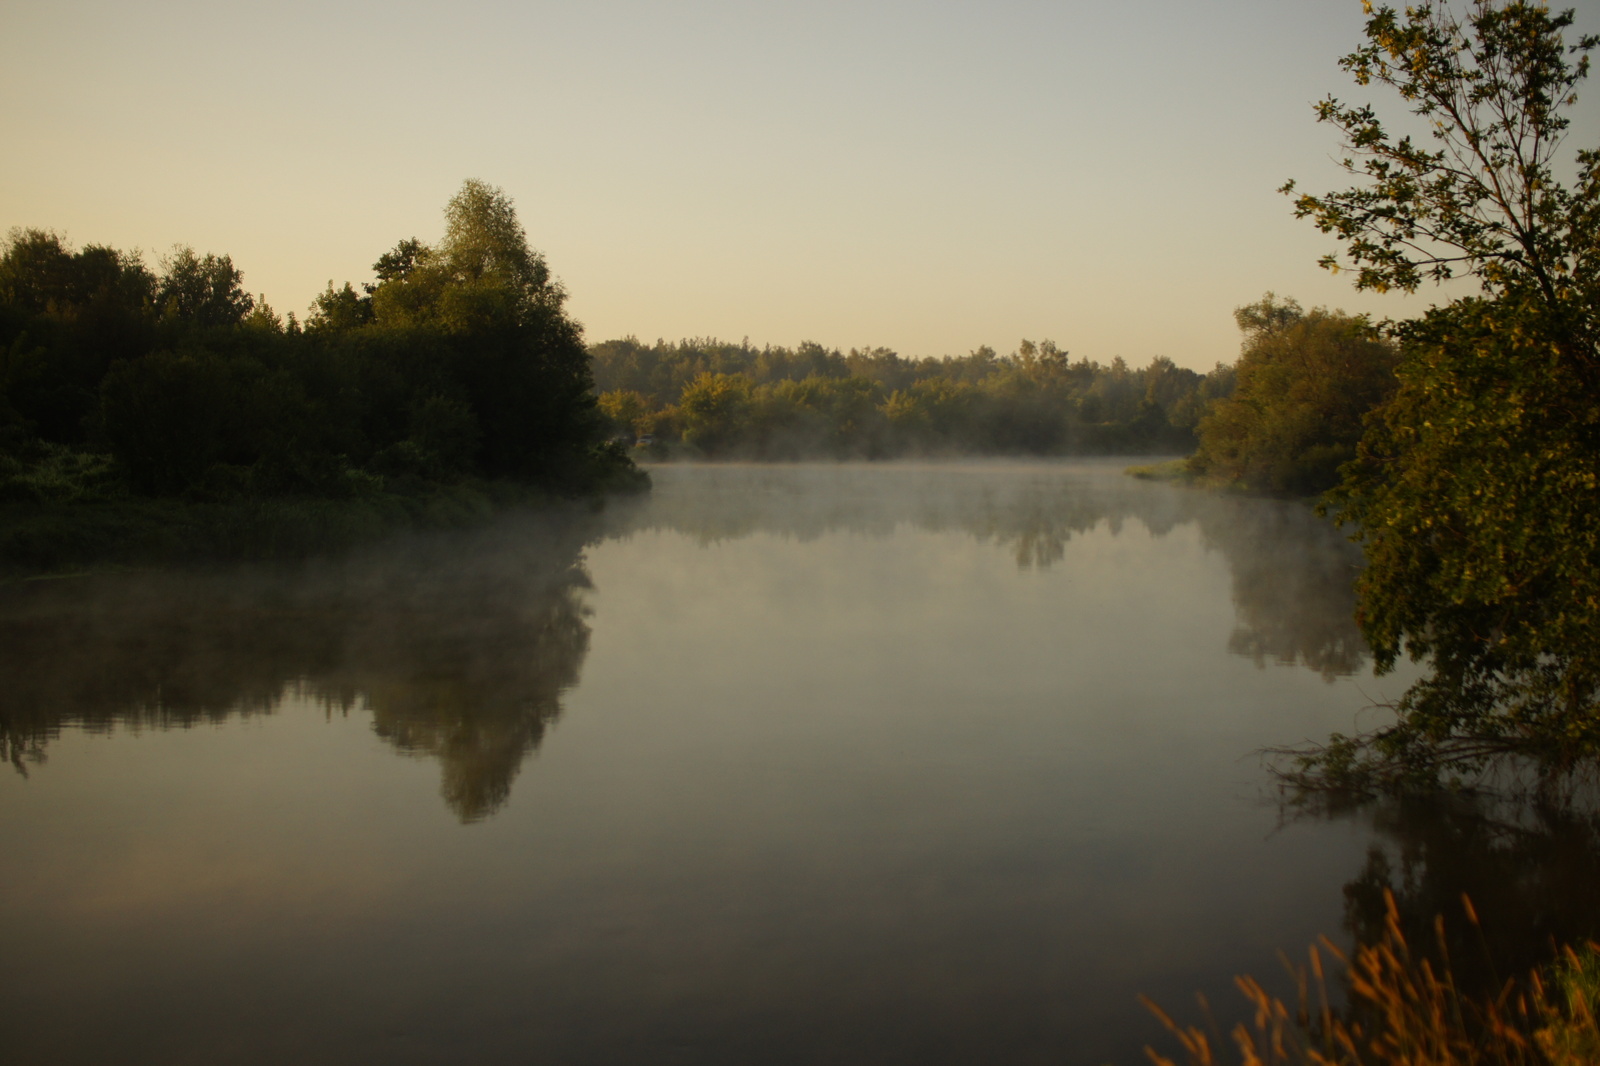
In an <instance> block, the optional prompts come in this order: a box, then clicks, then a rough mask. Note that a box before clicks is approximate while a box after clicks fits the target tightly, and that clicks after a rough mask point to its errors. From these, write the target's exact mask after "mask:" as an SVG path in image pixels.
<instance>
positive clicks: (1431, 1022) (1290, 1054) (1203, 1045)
mask: <svg viewBox="0 0 1600 1066" xmlns="http://www.w3.org/2000/svg"><path fill="white" fill-rule="evenodd" d="M1385 896H1386V899H1385V902H1386V905H1387V909H1388V915H1387V918H1386V921H1385V927H1384V932H1383V936H1382V937H1381V938H1380V939H1379V940H1378V942H1377V943H1375V944H1370V945H1364V946H1362V947H1360V948H1358V949H1357V950H1356V954H1355V959H1354V961H1351V960H1350V959H1347V958H1346V956H1345V955H1344V953H1343V952H1341V951H1340V950H1339V949H1338V948H1337V947H1336V946H1334V944H1333V943H1331V942H1330V941H1328V940H1327V938H1322V940H1321V941H1320V946H1317V945H1314V946H1313V947H1312V948H1311V949H1310V958H1309V967H1291V972H1292V973H1293V974H1294V976H1295V979H1296V984H1297V986H1298V990H1299V995H1298V999H1299V1003H1298V1009H1296V1010H1293V1011H1291V1009H1290V1008H1289V1006H1288V1005H1287V1004H1285V1003H1284V1002H1283V1001H1282V1000H1280V999H1278V998H1276V997H1274V996H1273V995H1271V994H1270V993H1268V992H1267V991H1266V989H1265V988H1263V987H1262V986H1261V984H1260V983H1259V982H1257V981H1256V980H1255V978H1253V977H1248V976H1246V977H1238V978H1235V979H1234V983H1235V984H1236V985H1237V986H1238V988H1239V990H1240V992H1242V993H1243V994H1244V997H1245V999H1246V1000H1247V1001H1248V1002H1249V1003H1250V1004H1251V1006H1253V1007H1254V1008H1255V1014H1254V1018H1253V1020H1252V1022H1250V1023H1244V1022H1241V1023H1240V1024H1238V1025H1237V1026H1235V1027H1234V1029H1233V1032H1232V1033H1231V1034H1230V1035H1231V1036H1232V1038H1233V1043H1234V1044H1235V1045H1236V1047H1237V1048H1238V1060H1237V1061H1238V1062H1239V1063H1240V1066H1600V1025H1597V1022H1596V1014H1597V1005H1600V946H1597V945H1594V944H1590V945H1587V946H1586V947H1584V948H1583V949H1581V950H1579V949H1574V948H1571V947H1569V948H1566V949H1565V950H1564V951H1563V953H1562V955H1561V957H1560V958H1559V959H1558V960H1557V961H1556V963H1555V964H1553V965H1552V966H1551V967H1549V968H1548V969H1547V970H1546V971H1545V972H1544V973H1540V972H1534V973H1531V974H1529V975H1528V977H1527V978H1526V979H1524V980H1523V981H1520V982H1518V981H1516V980H1508V981H1507V982H1506V983H1505V984H1504V985H1503V986H1501V988H1500V989H1499V991H1498V992H1497V993H1496V994H1494V995H1490V996H1474V995H1470V994H1468V993H1466V992H1464V991H1463V990H1462V989H1461V988H1460V987H1458V986H1457V984H1456V981H1455V977H1454V975H1453V972H1452V968H1451V964H1450V956H1449V951H1448V947H1447V943H1446V940H1445V936H1444V921H1443V919H1442V918H1440V919H1436V920H1435V923H1434V930H1435V933H1436V936H1437V938H1438V944H1439V960H1440V961H1439V964H1438V965H1437V966H1435V964H1434V962H1433V961H1431V960H1430V959H1428V958H1425V957H1421V956H1418V955H1414V954H1413V953H1412V951H1411V948H1410V946H1409V945H1408V944H1407V943H1406V938H1405V935H1404V934H1403V933H1402V932H1401V929H1400V912H1399V908H1398V907H1397V906H1396V905H1395V901H1394V896H1393V895H1392V894H1389V893H1386V894H1385ZM1464 902H1465V904H1466V912H1467V916H1468V919H1469V920H1470V921H1471V922H1472V923H1473V924H1474V925H1476V924H1477V921H1478V919H1477V914H1476V913H1475V912H1474V911H1473V908H1472V903H1471V901H1470V900H1465V901H1464ZM1324 952H1326V953H1327V954H1328V955H1331V956H1332V957H1333V958H1334V959H1336V960H1337V961H1338V962H1339V963H1340V964H1342V965H1343V967H1344V972H1345V976H1346V981H1347V982H1348V986H1349V990H1350V994H1351V1001H1352V1002H1351V1006H1350V1008H1348V1009H1346V1010H1344V1011H1339V1012H1336V1011H1335V1010H1334V1009H1333V1007H1332V1005H1331V1001H1330V998H1329V995H1328V982H1327V977H1326V974H1325V971H1324V967H1323V953H1324ZM1313 990H1314V991H1315V1004H1314V1005H1313V1002H1312V998H1313V997H1312V992H1313ZM1144 1003H1145V1005H1146V1006H1147V1007H1148V1008H1149V1009H1150V1010H1151V1011H1152V1012H1154V1014H1155V1015H1156V1017H1157V1018H1158V1019H1160V1021H1161V1023H1162V1024H1163V1025H1164V1026H1166V1028H1167V1030H1168V1031H1169V1032H1171V1033H1172V1034H1173V1036H1174V1037H1176V1038H1177V1040H1178V1043H1179V1045H1180V1047H1181V1048H1182V1055H1183V1058H1182V1060H1181V1061H1184V1062H1186V1063H1188V1066H1219V1063H1220V1059H1219V1057H1218V1052H1217V1050H1216V1048H1215V1047H1214V1046H1213V1045H1214V1044H1221V1043H1222V1041H1221V1039H1220V1038H1219V1037H1218V1036H1217V1034H1216V1032H1215V1029H1214V1027H1213V1030H1212V1032H1211V1033H1210V1034H1208V1033H1207V1032H1206V1031H1204V1030H1202V1029H1200V1028H1198V1027H1196V1026H1180V1025H1179V1024H1178V1023H1177V1022H1176V1021H1174V1020H1173V1019H1172V1017H1171V1016H1170V1015H1169V1014H1167V1013H1166V1012H1165V1011H1163V1010H1162V1009H1161V1008H1160V1007H1158V1006H1156V1005H1155V1004H1154V1003H1152V1002H1150V1001H1149V1000H1148V999H1145V1000H1144ZM1201 1008H1202V1010H1203V1011H1204V1012H1205V1013H1206V1014H1207V1015H1208V1016H1209V1011H1208V1010H1206V1004H1205V1001H1204V999H1203V998H1202V1000H1201ZM1145 1052H1146V1054H1148V1055H1149V1057H1150V1060H1151V1062H1153V1063H1154V1064H1155V1066H1177V1062H1178V1061H1180V1060H1174V1059H1170V1058H1167V1057H1166V1056H1164V1055H1162V1054H1160V1053H1159V1052H1157V1051H1155V1050H1154V1049H1153V1048H1148V1047H1147V1048H1146V1049H1145Z"/></svg>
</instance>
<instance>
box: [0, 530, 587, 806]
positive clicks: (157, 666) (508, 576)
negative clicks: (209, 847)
mask: <svg viewBox="0 0 1600 1066" xmlns="http://www.w3.org/2000/svg"><path fill="white" fill-rule="evenodd" d="M593 531H594V528H593V520H592V518H577V517H572V516H568V517H564V518H559V519H553V520H550V519H547V520H545V521H541V522H538V523H533V524H525V523H518V524H513V525H506V526H501V527H497V528H496V529H495V530H492V531H486V532H483V533H479V534H473V535H469V536H465V537H463V536H461V535H454V536H439V537H432V538H429V537H417V538H411V539H406V540H403V541H398V542H395V543H393V544H391V545H389V546H387V547H386V548H384V549H383V550H380V551H374V552H369V553H366V554H364V555H362V556H360V557H355V558H350V559H346V560H342V561H327V562H322V563H316V564H310V565H306V566H301V567H295V568H288V569H285V568H267V567H257V568H242V569H228V570H213V571H206V572H184V571H177V572H166V573H142V574H123V575H108V576H102V577H96V578H92V579H75V580H60V581H47V582H29V583H24V584H17V585H11V586H7V587H5V588H3V589H0V683H3V684H4V686H5V692H6V697H5V700H4V703H3V705H0V754H3V755H4V756H5V757H6V758H7V759H8V760H9V761H10V762H11V763H12V765H13V766H15V767H16V768H17V769H18V770H21V771H24V772H25V771H26V769H27V767H28V766H29V764H30V763H38V762H42V761H43V759H44V754H45V746H46V744H47V743H48V741H49V740H51V739H52V738H54V737H56V736H57V735H59V733H60V732H61V730H62V728H63V727H64V726H69V725H71V726H79V727H82V728H85V729H88V730H90V731H102V732H103V731H109V730H110V729H112V728H113V727H122V728H127V729H132V730H139V729H146V728H152V729H170V728H182V727H188V726H192V725H195V724H198V723H204V722H218V721H222V720H224V719H227V718H229V717H234V716H250V715H255V714H264V713H269V712H271V711H272V710H273V709H274V708H275V707H277V706H278V704H279V703H280V702H281V700H282V699H283V698H284V697H285V696H286V695H290V694H297V695H300V696H302V697H304V698H309V699H311V700H314V701H316V702H318V703H320V704H322V705H323V706H324V707H326V708H328V709H329V711H330V712H331V711H334V710H338V711H342V712H346V713H348V712H350V711H351V710H353V709H356V708H358V707H360V708H364V709H365V710H366V711H369V712H370V713H371V714H372V716H373V726H374V729H375V731H376V732H377V734H378V735H379V736H381V737H383V738H384V739H385V740H387V741H388V742H389V743H391V744H393V745H394V746H395V747H396V748H398V749H399V750H401V751H404V752H407V753H412V754H417V755H426V756H431V757H434V758H437V759H438V760H439V762H440V764H441V767H442V771H443V786H442V791H443V794H444V798H445V801H446V803H448V804H449V806H450V808H451V810H453V811H454V812H455V813H456V815H457V816H458V817H460V818H461V820H462V821H464V822H467V821H475V820H477V819H481V818H484V817H486V816H488V815H490V814H492V813H493V812H494V811H495V810H496V809H497V808H498V807H499V806H500V805H501V804H503V803H504V802H505V800H506V798H507V797H508V795H509V794H510V790H511V784H512V781H513V780H514V779H515V777H516V775H517V771H518V769H519V768H520V767H521V765H522V762H523V760H524V759H525V758H526V756H527V755H528V754H529V753H530V752H532V751H533V750H534V749H536V748H537V747H538V745H539V743H540V741H541V740H542V739H543V737H544V734H545V731H546V729H547V728H548V727H549V726H550V724H551V723H552V722H554V721H555V719H556V718H557V717H558V716H559V715H560V713H561V695H562V693H563V692H564V691H566V690H567V689H568V688H570V687H571V686H572V685H574V684H575V683H576V682H577V680H578V674H579V670H580V668H581V666H582V663H583V658H584V655H585V654H586V653H587V651H588V644H589V625H588V623H587V621H586V620H585V619H586V615H587V612H588V608H587V606H586V605H585V603H584V599H583V593H584V590H585V589H587V588H588V586H589V579H588V574H587V572H586V571H585V569H584V567H583V562H582V554H581V553H582V549H583V545H584V544H585V542H586V541H587V540H588V539H589V538H590V537H592V535H593Z"/></svg>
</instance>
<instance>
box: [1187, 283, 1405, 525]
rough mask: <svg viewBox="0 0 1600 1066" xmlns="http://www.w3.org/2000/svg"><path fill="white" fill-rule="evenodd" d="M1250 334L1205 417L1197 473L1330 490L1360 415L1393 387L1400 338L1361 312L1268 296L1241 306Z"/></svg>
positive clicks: (1263, 487) (1194, 461)
mask: <svg viewBox="0 0 1600 1066" xmlns="http://www.w3.org/2000/svg"><path fill="white" fill-rule="evenodd" d="M1234 318H1235V319H1237V321H1238V323H1239V329H1240V330H1241V331H1242V332H1243V333H1244V345H1243V351H1242V352H1241V353H1240V356H1239V362H1238V366H1237V368H1236V372H1237V383H1236V385H1235V389H1234V393H1233V395H1232V396H1230V397H1228V398H1227V399H1224V400H1220V401H1218V402H1217V403H1216V404H1214V405H1213V406H1212V408H1211V410H1210V412H1209V413H1208V414H1206V415H1205V416H1204V417H1203V418H1202V419H1201V421H1200V427H1199V438H1200V440H1199V449H1198V450H1197V451H1196V452H1195V454H1194V456H1193V457H1192V458H1191V459H1190V460H1189V467H1190V469H1191V470H1193V471H1195V472H1196V473H1199V474H1202V475H1208V476H1211V477H1219V478H1223V479H1225V480H1227V481H1231V482H1236V483H1239V484H1242V485H1245V486H1248V487H1249V488H1253V489H1256V490H1259V491H1264V492H1278V493H1292V494H1296V495H1310V494H1313V493H1317V492H1321V491H1322V490H1324V489H1327V488H1331V487H1332V486H1333V485H1334V484H1335V482H1337V480H1338V469H1339V466H1340V465H1341V464H1343V463H1345V462H1348V461H1349V460H1350V459H1352V458H1354V457H1355V452H1356V442H1357V441H1359V440H1360V439H1361V433H1362V418H1363V416H1364V415H1366V413H1367V412H1368V411H1370V410H1372V409H1373V408H1374V407H1376V406H1377V405H1378V404H1379V403H1380V402H1382V401H1383V400H1384V399H1385V398H1387V396H1388V395H1389V394H1390V393H1391V392H1393V391H1394V364H1395V350H1394V345H1393V344H1391V343H1389V342H1388V341H1386V340H1384V339H1383V338H1382V337H1381V336H1379V334H1378V331H1377V330H1376V329H1375V328H1374V327H1373V326H1372V325H1371V324H1370V323H1369V322H1368V321H1367V320H1366V319H1365V318H1362V317H1359V316H1351V315H1346V314H1344V313H1342V312H1337V311H1327V310H1325V309H1323V308H1317V309H1316V310H1314V311H1311V312H1309V313H1307V312H1305V311H1302V310H1301V308H1300V305H1299V304H1298V303H1296V302H1295V301H1293V300H1282V301H1280V300H1278V299H1277V298H1276V297H1275V296H1273V294H1272V293H1268V294H1267V295H1266V296H1265V297H1263V298H1262V299H1261V300H1260V301H1259V302H1257V303H1254V304H1250V305H1249V306H1247V307H1241V308H1239V309H1238V310H1236V311H1235V312H1234Z"/></svg>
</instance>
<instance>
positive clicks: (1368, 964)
mask: <svg viewBox="0 0 1600 1066" xmlns="http://www.w3.org/2000/svg"><path fill="white" fill-rule="evenodd" d="M1587 799H1588V800H1592V799H1593V797H1587ZM1292 806H1293V808H1294V810H1295V817H1297V818H1306V817H1314V818H1341V819H1342V818H1360V819H1364V820H1370V822H1371V823H1372V825H1373V827H1374V828H1375V829H1376V830H1377V832H1378V835H1379V837H1380V839H1383V838H1386V839H1384V840H1383V843H1380V844H1378V845H1376V846H1374V847H1373V849H1372V850H1371V851H1370V852H1369V853H1368V856H1367V861H1366V863H1365V865H1364V867H1363V868H1362V870H1361V872H1360V873H1359V875H1358V876H1357V877H1356V878H1355V879H1354V880H1353V881H1351V882H1350V883H1349V884H1347V885H1346V886H1345V924H1346V928H1347V931H1348V932H1349V933H1350V935H1351V937H1352V938H1353V940H1354V944H1353V950H1352V951H1349V952H1345V951H1342V950H1340V949H1339V947H1338V946H1336V945H1334V944H1333V943H1332V942H1331V941H1327V940H1326V939H1324V940H1323V942H1322V944H1321V945H1320V947H1313V948H1312V949H1311V953H1310V961H1311V965H1310V969H1309V972H1307V971H1306V970H1304V969H1301V970H1297V971H1296V974H1295V975H1296V977H1297V978H1298V981H1297V983H1298V985H1299V988H1300V1003H1299V1004H1298V1009H1296V1008H1295V1007H1294V1006H1292V1005H1290V1004H1286V1003H1284V1002H1283V1001H1282V1000H1279V999H1276V998H1275V997H1273V996H1272V995H1271V994H1269V993H1268V992H1267V991H1266V990H1265V988H1263V986H1262V985H1261V984H1260V983H1258V982H1257V981H1256V980H1255V979H1254V978H1249V977H1243V978H1238V979H1237V980H1236V983H1237V985H1238V987H1239V989H1240V990H1241V991H1242V992H1243V993H1244V995H1245V997H1246V998H1247V999H1248V1000H1249V1001H1250V1003H1251V1005H1252V1006H1253V1007H1254V1015H1255V1017H1254V1022H1253V1024H1251V1025H1246V1024H1241V1025H1239V1026H1237V1027H1236V1028H1235V1029H1234V1030H1233V1032H1232V1033H1231V1034H1230V1036H1231V1037H1232V1042H1233V1043H1236V1044H1237V1045H1238V1047H1239V1049H1240V1051H1241V1061H1243V1062H1246V1063H1258V1064H1260V1063H1275V1064H1282V1066H1287V1064H1289V1063H1308V1064H1309V1063H1316V1064H1321V1066H1335V1064H1337V1066H1361V1064H1362V1063H1374V1064H1376V1063H1395V1062H1416V1063H1422V1062H1428V1063H1441V1064H1442V1063H1463V1064H1465V1063H1500V1064H1504V1066H1511V1064H1523V1063H1525V1064H1528V1066H1535V1064H1537V1066H1550V1064H1557V1066H1568V1064H1570V1066H1577V1064H1578V1063H1592V1062H1594V1061H1596V1060H1595V1055H1596V1053H1597V1052H1600V1023H1597V1018H1600V951H1597V950H1596V948H1595V947H1594V946H1592V944H1586V942H1588V941H1590V940H1591V939H1592V938H1593V937H1594V936H1595V935H1596V934H1597V933H1600V912H1597V911H1596V909H1595V907H1594V888H1595V885H1596V884H1597V883H1600V812H1597V811H1596V809H1595V807H1594V805H1593V803H1592V802H1589V803H1586V804H1585V805H1579V804H1570V805H1566V806H1562V807H1553V806H1548V805H1538V804H1528V803H1511V802H1506V801H1497V800H1492V799H1488V798H1484V797H1466V796H1433V797H1428V798H1422V797H1415V796H1413V797H1409V798H1398V799H1397V798H1387V799H1384V800H1379V801H1357V802H1351V801H1348V800H1344V799H1341V798H1339V797H1336V796H1333V795H1331V794H1330V793H1327V792H1315V793H1302V794H1300V795H1298V796H1296V797H1294V799H1293V800H1292ZM1347 961H1348V964H1347V966H1345V967H1344V972H1343V974H1342V977H1343V981H1344V985H1345V988H1344V995H1343V996H1342V997H1341V996H1335V995H1331V994H1330V989H1329V985H1330V984H1331V983H1333V982H1332V981H1330V978H1334V977H1335V976H1336V975H1338V973H1339V969H1338V968H1336V967H1335V966H1327V965H1326V964H1327V963H1334V964H1343V963H1346V962H1347ZM1341 999H1342V1000H1343V1003H1342V1005H1341V1003H1340V1002H1339V1001H1340V1000H1341ZM1146 1003H1147V1005H1149V1006H1151V1007H1152V1008H1153V1009H1154V1010H1155V1013H1156V1014H1157V1016H1158V1017H1159V1018H1160V1019H1161V1020H1162V1022H1163V1023H1164V1024H1165V1025H1166V1027H1167V1028H1168V1030H1169V1031H1170V1032H1171V1033H1172V1034H1173V1035H1174V1036H1175V1037H1176V1038H1177V1040H1178V1042H1179V1044H1180V1046H1181V1047H1182V1048H1183V1051H1184V1053H1185V1057H1186V1058H1187V1059H1188V1061H1189V1062H1191V1063H1195V1064H1200V1063H1204V1064H1206V1066H1214V1064H1215V1063H1218V1062H1220V1061H1223V1058H1222V1056H1221V1055H1220V1054H1219V1052H1221V1050H1222V1049H1221V1048H1220V1047H1214V1046H1213V1044H1214V1039H1213V1037H1214V1034H1207V1033H1206V1032H1204V1031H1203V1030H1201V1029H1198V1028H1194V1027H1191V1026H1182V1025H1180V1024H1178V1023H1177V1022H1175V1021H1173V1019H1172V1018H1171V1017H1170V1016H1169V1015H1168V1014H1166V1012H1164V1011H1162V1010H1161V1009H1160V1008H1158V1007H1155V1005H1154V1004H1151V1003H1149V1001H1148V1000H1147V1001H1146ZM1215 1043H1220V1041H1215ZM1151 1057H1152V1060H1153V1061H1155V1062H1157V1063H1166V1064H1168V1066H1171V1062H1172V1060H1170V1059H1167V1058H1165V1057H1164V1056H1161V1055H1159V1054H1157V1053H1156V1052H1154V1051H1152V1052H1151Z"/></svg>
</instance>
